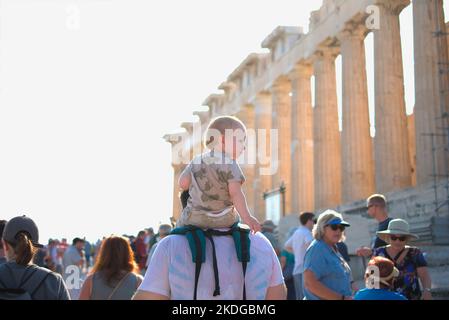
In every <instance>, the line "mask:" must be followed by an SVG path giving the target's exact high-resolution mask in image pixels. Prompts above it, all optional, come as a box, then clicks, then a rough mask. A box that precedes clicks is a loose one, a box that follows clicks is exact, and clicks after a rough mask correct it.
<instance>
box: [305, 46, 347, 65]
mask: <svg viewBox="0 0 449 320" xmlns="http://www.w3.org/2000/svg"><path fill="white" fill-rule="evenodd" d="M339 53H340V47H338V46H328V45H320V46H318V48H317V50H316V51H315V53H314V54H313V55H312V61H313V62H314V63H315V62H316V61H320V60H334V59H335V58H336V57H337V56H338V54H339Z"/></svg>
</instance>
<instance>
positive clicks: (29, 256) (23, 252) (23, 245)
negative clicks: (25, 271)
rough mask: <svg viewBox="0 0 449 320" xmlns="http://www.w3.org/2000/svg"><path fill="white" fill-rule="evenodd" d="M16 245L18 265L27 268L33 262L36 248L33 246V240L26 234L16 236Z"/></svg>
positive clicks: (21, 233) (20, 233) (15, 251)
mask: <svg viewBox="0 0 449 320" xmlns="http://www.w3.org/2000/svg"><path fill="white" fill-rule="evenodd" d="M16 240H17V241H16V244H15V246H13V248H14V253H15V261H16V263H17V264H19V265H22V266H26V265H28V264H29V263H30V261H31V260H33V257H34V255H35V253H36V248H35V247H34V246H33V243H32V242H31V239H30V238H29V237H28V236H27V234H26V233H24V232H19V233H18V234H17V235H16Z"/></svg>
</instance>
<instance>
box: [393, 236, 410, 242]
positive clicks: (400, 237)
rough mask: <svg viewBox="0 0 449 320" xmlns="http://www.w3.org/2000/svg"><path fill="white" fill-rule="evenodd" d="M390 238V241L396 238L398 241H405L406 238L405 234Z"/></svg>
mask: <svg viewBox="0 0 449 320" xmlns="http://www.w3.org/2000/svg"><path fill="white" fill-rule="evenodd" d="M390 239H391V240H392V241H396V240H399V241H405V240H407V236H399V237H398V236H390Z"/></svg>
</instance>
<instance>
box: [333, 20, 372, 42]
mask: <svg viewBox="0 0 449 320" xmlns="http://www.w3.org/2000/svg"><path fill="white" fill-rule="evenodd" d="M368 33H369V30H368V28H367V27H366V26H365V24H363V23H356V22H348V23H347V24H346V26H345V28H344V29H343V31H341V32H340V33H339V34H338V35H337V39H338V40H339V41H340V42H344V41H348V40H360V41H363V40H364V39H365V37H366V35H367V34H368Z"/></svg>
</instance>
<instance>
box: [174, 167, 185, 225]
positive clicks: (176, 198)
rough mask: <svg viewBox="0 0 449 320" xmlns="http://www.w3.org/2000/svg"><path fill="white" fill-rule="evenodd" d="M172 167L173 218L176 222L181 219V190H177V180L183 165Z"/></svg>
mask: <svg viewBox="0 0 449 320" xmlns="http://www.w3.org/2000/svg"><path fill="white" fill-rule="evenodd" d="M172 167H173V218H174V219H175V220H176V221H177V220H178V219H179V218H180V217H181V212H182V204H181V199H180V195H181V189H180V188H179V184H178V180H179V176H180V175H181V173H182V170H183V169H184V167H185V165H172Z"/></svg>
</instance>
